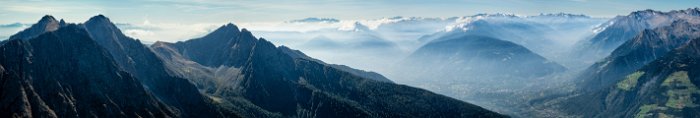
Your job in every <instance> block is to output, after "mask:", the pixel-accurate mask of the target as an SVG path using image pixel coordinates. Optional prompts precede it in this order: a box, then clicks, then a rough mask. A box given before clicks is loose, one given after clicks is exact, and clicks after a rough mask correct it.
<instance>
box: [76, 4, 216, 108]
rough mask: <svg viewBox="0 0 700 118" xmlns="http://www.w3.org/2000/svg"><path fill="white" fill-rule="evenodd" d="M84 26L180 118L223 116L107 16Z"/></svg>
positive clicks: (119, 62)
mask: <svg viewBox="0 0 700 118" xmlns="http://www.w3.org/2000/svg"><path fill="white" fill-rule="evenodd" d="M84 26H85V28H86V29H87V31H88V32H89V34H90V36H91V37H92V39H93V40H95V41H96V42H97V43H98V44H99V45H100V46H102V47H104V48H105V49H106V50H107V51H108V52H109V53H110V54H111V55H112V57H113V58H114V60H115V61H116V62H117V65H118V66H119V67H120V68H121V69H123V70H124V71H126V72H128V73H130V74H132V75H134V76H135V77H136V78H138V79H139V80H140V81H141V82H142V83H143V84H144V86H145V87H147V90H149V91H151V92H153V94H154V95H156V97H158V98H159V99H160V100H162V101H163V102H164V103H166V104H168V105H170V106H172V107H175V108H176V109H178V115H180V117H195V116H196V117H215V116H221V114H220V113H219V112H218V111H216V110H215V109H214V108H212V106H210V105H208V104H209V103H208V102H210V100H209V98H207V97H205V96H203V95H202V94H200V93H199V91H197V88H196V87H195V86H194V85H192V83H190V82H189V81H187V79H184V78H178V77H174V76H171V75H169V74H168V72H167V69H166V68H165V65H164V63H163V61H162V60H161V59H160V58H158V56H156V54H155V53H153V51H151V49H150V48H148V47H147V46H145V45H143V44H142V43H141V42H140V41H139V40H135V39H132V38H130V37H127V36H126V35H124V34H123V33H122V32H121V30H119V29H118V28H117V27H116V26H115V25H114V24H113V23H112V22H111V21H110V20H109V19H108V18H107V17H105V16H103V15H98V16H95V17H92V18H90V19H89V20H88V21H87V22H85V24H84Z"/></svg>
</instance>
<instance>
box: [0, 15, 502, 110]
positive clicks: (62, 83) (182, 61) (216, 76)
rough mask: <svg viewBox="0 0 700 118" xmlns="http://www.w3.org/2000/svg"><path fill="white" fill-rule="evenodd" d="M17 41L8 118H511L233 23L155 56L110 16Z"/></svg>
mask: <svg viewBox="0 0 700 118" xmlns="http://www.w3.org/2000/svg"><path fill="white" fill-rule="evenodd" d="M12 37H18V38H11V39H9V40H7V41H3V43H2V44H1V45H0V49H2V53H0V55H1V56H0V57H2V58H1V59H0V60H1V61H0V62H2V63H1V64H2V65H0V67H1V69H0V70H1V71H0V72H1V73H2V78H0V81H1V82H2V83H1V84H0V85H2V88H3V89H2V91H0V96H2V97H0V98H2V101H0V103H2V107H0V109H3V110H2V111H7V112H2V113H1V114H0V115H2V117H108V116H110V117H113V116H122V117H505V116H503V115H501V114H498V113H495V112H491V111H489V110H486V109H483V108H481V107H479V106H476V105H472V104H469V103H466V102H462V101H459V100H456V99H452V98H449V97H446V96H442V95H438V94H434V93H432V92H429V91H426V90H422V89H417V88H413V87H409V86H405V85H397V84H394V83H393V82H391V81H390V80H388V79H386V78H384V77H383V76H381V75H379V74H376V73H371V72H367V71H361V70H355V69H352V68H349V67H347V66H342V65H333V64H326V63H323V62H322V61H319V60H315V59H313V58H311V57H308V56H305V54H303V53H301V52H300V51H296V50H292V49H289V48H287V47H277V46H275V45H274V44H272V43H271V42H269V41H267V40H265V39H262V38H259V39H258V38H255V37H254V36H253V35H252V33H251V32H249V31H247V30H246V29H242V30H239V29H238V28H237V27H236V26H235V25H233V24H227V25H224V26H222V27H221V28H219V29H218V30H216V31H213V32H212V33H211V34H209V35H207V36H204V37H202V38H197V39H192V40H188V41H184V42H178V43H166V42H158V43H156V44H154V45H153V46H152V47H147V46H146V45H143V44H142V43H140V41H139V40H137V39H133V38H130V37H128V36H125V35H124V34H122V33H121V31H120V30H119V29H118V28H117V27H115V25H114V24H113V23H112V22H111V21H110V20H109V19H108V18H106V17H105V16H103V15H98V16H95V17H92V18H90V19H89V20H88V21H87V22H85V23H83V24H70V23H65V22H60V23H59V24H58V25H56V22H55V18H53V17H52V16H45V17H44V18H42V20H40V21H39V23H37V24H35V25H33V26H32V27H30V28H28V29H26V30H25V31H22V32H20V33H18V34H17V35H14V36H12ZM212 82H214V83H212Z"/></svg>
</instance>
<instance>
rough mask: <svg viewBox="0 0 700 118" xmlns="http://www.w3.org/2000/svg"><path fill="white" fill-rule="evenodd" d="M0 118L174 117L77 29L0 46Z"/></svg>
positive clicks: (86, 34)
mask: <svg viewBox="0 0 700 118" xmlns="http://www.w3.org/2000/svg"><path fill="white" fill-rule="evenodd" d="M0 65H1V67H0V68H1V69H0V73H1V74H2V75H1V76H0V88H2V89H0V90H2V91H0V98H1V99H0V111H2V112H0V117H175V116H177V114H176V111H174V110H172V109H170V108H169V107H168V106H167V105H166V104H163V103H161V102H160V101H159V100H158V99H157V98H156V97H154V96H153V95H152V94H150V92H148V91H146V89H145V88H143V87H142V85H141V83H140V82H139V81H138V79H136V78H134V77H133V76H131V74H129V73H126V72H124V71H121V70H120V69H119V68H118V67H117V65H116V63H115V62H114V61H113V60H112V57H111V56H110V55H109V53H108V52H107V51H105V50H104V48H102V47H100V46H99V45H98V44H97V43H96V42H95V41H93V40H92V39H91V38H90V35H89V34H88V33H87V32H86V31H85V30H84V28H83V27H82V26H79V25H68V26H65V27H62V28H59V29H58V30H56V31H53V32H48V33H44V34H42V35H38V36H36V37H35V38H31V39H27V40H10V41H8V42H7V43H5V44H3V45H2V46H0Z"/></svg>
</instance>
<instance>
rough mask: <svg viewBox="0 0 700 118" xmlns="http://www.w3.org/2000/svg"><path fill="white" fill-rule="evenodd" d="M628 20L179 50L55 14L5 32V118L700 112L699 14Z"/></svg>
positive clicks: (454, 21)
mask: <svg viewBox="0 0 700 118" xmlns="http://www.w3.org/2000/svg"><path fill="white" fill-rule="evenodd" d="M581 2H585V1H581ZM175 3H178V2H175ZM191 7H192V6H189V7H188V6H181V8H183V9H185V8H189V9H192V10H193V11H197V10H211V9H217V8H211V9H209V8H199V7H193V8H191ZM248 7H249V6H248ZM11 8H20V7H10V8H8V9H11ZM108 13H109V12H108ZM626 13H627V14H625V15H618V16H615V17H612V18H605V17H593V16H588V15H583V14H569V13H542V14H538V15H516V14H504V13H492V14H491V13H489V14H476V15H469V16H458V17H444V18H438V17H435V18H431V17H404V16H396V17H388V18H379V19H363V20H340V19H335V18H317V17H310V18H304V19H297V20H287V21H283V22H279V23H275V24H274V26H265V28H261V27H256V26H255V25H256V24H255V23H233V22H230V21H229V22H228V23H223V24H215V25H212V26H210V28H209V29H207V30H206V31H203V32H206V33H201V34H199V35H196V36H193V37H189V38H188V39H181V40H171V39H159V40H144V39H139V38H140V37H141V36H143V35H139V34H137V33H135V32H138V31H144V30H160V31H164V30H181V29H168V28H178V26H185V25H171V26H158V25H154V24H157V23H153V24H151V23H150V22H145V23H143V24H133V23H115V21H112V20H111V19H110V18H108V17H107V16H105V15H102V14H98V15H96V16H92V15H91V16H92V17H89V18H87V17H86V18H87V21H84V22H71V21H66V20H64V19H57V18H56V17H54V16H52V15H45V16H43V17H41V18H40V19H39V21H38V22H36V23H15V24H9V25H2V24H0V31H2V33H0V35H2V34H4V33H6V32H5V31H8V30H6V28H9V27H12V28H15V29H18V30H16V33H14V34H11V35H7V36H0V38H3V39H0V118H32V117H38V118H87V117H90V118H91V117H120V118H121V117H128V118H132V117H133V118H137V117H138V118H141V117H146V118H165V117H167V118H358V117H359V118H457V117H460V118H501V117H527V118H529V117H577V118H578V117H584V118H618V117H624V118H628V117H635V118H647V117H654V118H657V117H659V118H667V117H669V118H670V117H673V118H675V117H684V118H698V117H700V87H698V86H700V8H687V9H679V10H670V11H657V10H651V9H647V10H639V11H628V12H626ZM0 16H3V17H4V16H5V14H4V13H0ZM36 17H40V16H36ZM68 17H74V16H67V17H66V19H68ZM112 18H114V17H112ZM207 18H209V17H207ZM302 18H303V17H302ZM183 19H186V18H183ZM119 20H121V18H120V19H119ZM116 22H120V21H116ZM125 22H128V21H125ZM244 27H245V28H244ZM301 29H303V30H301ZM188 31H189V30H188ZM168 35H178V34H168Z"/></svg>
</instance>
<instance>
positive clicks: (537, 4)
mask: <svg viewBox="0 0 700 118" xmlns="http://www.w3.org/2000/svg"><path fill="white" fill-rule="evenodd" d="M699 5H700V0H663V1H662V0H498V1H491V0H434V1H433V0H363V1H361V0H255V1H253V0H119V1H116V0H115V1H99V0H89V1H88V0H74V1H57V0H1V1H0V6H1V7H0V17H2V19H0V24H8V23H15V22H22V23H32V22H35V21H36V20H38V19H39V18H40V17H41V16H43V15H45V14H51V15H53V16H55V17H57V18H63V19H66V20H67V21H70V22H83V21H85V20H87V19H88V18H90V17H91V16H94V15H97V14H104V15H105V16H107V17H110V19H112V20H113V21H117V22H125V23H141V22H143V21H144V20H148V21H150V22H169V23H197V22H273V21H287V20H293V19H301V18H307V17H325V18H336V19H342V20H348V19H376V18H382V17H393V16H417V17H453V16H467V15H473V14H478V13H512V14H519V15H536V14H539V13H559V12H564V13H573V14H586V15H589V16H593V17H613V16H616V15H626V14H628V13H630V12H633V11H637V10H644V9H654V10H660V11H669V10H679V9H687V8H694V7H698V6H699Z"/></svg>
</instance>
